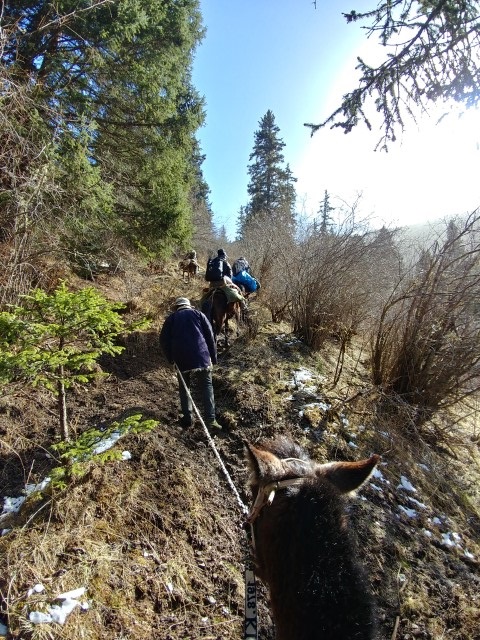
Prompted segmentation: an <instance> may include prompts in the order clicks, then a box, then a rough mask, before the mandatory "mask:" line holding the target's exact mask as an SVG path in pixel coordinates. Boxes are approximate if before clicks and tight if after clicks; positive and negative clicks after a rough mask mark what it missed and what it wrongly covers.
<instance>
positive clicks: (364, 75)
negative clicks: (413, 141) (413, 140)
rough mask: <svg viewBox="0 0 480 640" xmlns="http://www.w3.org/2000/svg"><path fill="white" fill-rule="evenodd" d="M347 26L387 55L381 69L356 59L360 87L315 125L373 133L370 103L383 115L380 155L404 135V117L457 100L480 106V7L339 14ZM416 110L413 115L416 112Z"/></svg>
mask: <svg viewBox="0 0 480 640" xmlns="http://www.w3.org/2000/svg"><path fill="white" fill-rule="evenodd" d="M343 15H344V17H345V19H346V20H347V22H349V23H352V22H363V23H366V25H365V26H364V27H363V28H364V29H365V31H366V33H367V37H370V36H372V35H375V36H378V38H379V41H380V44H381V45H382V46H383V47H385V48H386V55H385V59H384V61H383V62H382V63H381V64H378V65H375V66H371V65H369V64H368V63H367V62H365V61H364V60H363V59H361V58H358V65H357V69H359V70H360V73H361V77H360V80H359V86H358V88H356V89H354V90H353V91H351V92H349V93H347V94H346V95H344V97H343V100H342V103H341V105H340V106H339V107H338V109H336V110H335V111H334V112H333V113H332V114H331V115H330V116H329V117H328V118H327V119H326V120H325V121H323V122H322V123H320V124H311V123H309V124H306V125H305V126H307V127H310V128H311V131H312V135H313V133H315V132H316V131H318V129H319V128H321V127H324V126H326V125H330V126H331V127H332V128H333V127H341V128H342V129H343V130H344V132H345V133H349V132H350V131H352V129H353V128H354V127H356V126H357V125H358V124H359V123H360V122H363V123H365V124H366V125H367V127H368V128H369V129H370V128H371V127H372V123H371V121H370V117H369V116H368V115H367V113H366V105H367V101H368V99H369V98H371V99H373V102H374V104H375V110H376V111H377V112H378V113H379V114H380V116H381V124H380V127H381V129H382V132H383V133H382V138H381V140H380V142H379V145H382V146H383V147H384V148H386V147H387V144H388V143H389V142H394V141H395V139H396V136H397V132H398V129H403V126H404V119H405V116H410V117H413V118H414V119H415V112H418V113H421V112H422V111H424V110H427V109H428V107H429V105H430V104H432V103H435V102H445V101H447V100H454V101H456V102H458V103H460V104H461V105H464V106H465V107H466V108H468V107H473V106H476V105H478V103H479V100H480V90H479V87H480V56H479V51H480V2H478V0H466V1H463V2H452V0H418V1H417V0H393V1H392V0H382V1H381V2H380V3H379V4H378V6H377V7H376V8H375V9H372V10H371V11H365V12H357V11H350V12H349V13H344V14H343ZM416 108H418V109H416Z"/></svg>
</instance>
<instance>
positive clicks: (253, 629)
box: [173, 362, 258, 640]
mask: <svg viewBox="0 0 480 640" xmlns="http://www.w3.org/2000/svg"><path fill="white" fill-rule="evenodd" d="M173 365H174V367H175V370H176V372H177V375H178V377H179V379H180V381H181V383H182V385H183V388H184V389H185V391H186V393H187V396H188V398H189V400H190V402H191V403H192V407H193V410H194V411H195V414H196V416H197V418H198V419H199V420H200V424H201V425H202V427H203V430H204V432H205V435H206V436H207V440H208V443H209V445H210V446H211V448H212V449H213V452H214V454H215V457H216V458H217V460H218V463H219V464H220V468H221V469H222V471H223V473H224V475H225V477H226V479H227V482H228V484H229V486H230V489H231V490H232V491H233V494H234V496H235V498H236V499H237V502H238V504H239V505H240V509H241V510H242V512H243V515H244V516H246V515H247V514H248V507H247V506H246V505H245V503H244V502H243V500H242V499H241V497H240V494H239V493H238V491H237V488H236V486H235V485H234V483H233V480H232V478H231V477H230V474H229V473H228V471H227V468H226V467H225V465H224V464H223V460H222V458H221V457H220V454H219V453H218V450H217V447H216V446H215V443H214V441H213V438H212V436H211V435H210V433H209V431H208V429H207V426H206V424H205V422H204V421H203V418H202V416H201V415H200V412H199V410H198V408H197V405H196V404H195V402H194V401H193V398H192V394H191V393H190V389H189V388H188V387H187V384H186V382H185V380H184V378H183V376H182V372H181V371H180V369H179V368H178V365H177V363H176V362H174V363H173ZM245 564H246V566H245V620H244V628H243V631H244V636H243V639H244V640H258V623H257V585H256V582H255V574H254V572H253V569H252V566H251V563H245ZM247 565H248V566H247Z"/></svg>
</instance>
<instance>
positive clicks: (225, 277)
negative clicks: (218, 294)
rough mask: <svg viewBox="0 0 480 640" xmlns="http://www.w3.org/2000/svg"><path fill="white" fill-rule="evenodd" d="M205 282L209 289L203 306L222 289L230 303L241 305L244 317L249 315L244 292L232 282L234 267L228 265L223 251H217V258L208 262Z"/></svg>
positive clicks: (204, 297) (203, 299)
mask: <svg viewBox="0 0 480 640" xmlns="http://www.w3.org/2000/svg"><path fill="white" fill-rule="evenodd" d="M205 280H207V281H208V283H209V288H208V290H207V291H206V295H204V296H203V298H202V304H203V302H204V301H206V300H208V298H209V297H210V296H211V295H212V292H213V291H215V290H216V289H220V290H221V291H222V292H223V293H224V294H225V296H226V298H227V301H228V302H238V303H239V304H240V307H241V309H242V313H243V315H246V314H247V313H248V307H247V303H246V300H245V298H244V297H243V295H242V291H241V289H240V287H238V286H237V285H236V284H235V283H234V282H233V281H232V267H231V266H230V264H229V263H228V256H227V254H226V253H225V251H224V250H223V249H219V250H218V251H217V257H216V258H213V259H211V260H209V261H208V264H207V269H206V271H205Z"/></svg>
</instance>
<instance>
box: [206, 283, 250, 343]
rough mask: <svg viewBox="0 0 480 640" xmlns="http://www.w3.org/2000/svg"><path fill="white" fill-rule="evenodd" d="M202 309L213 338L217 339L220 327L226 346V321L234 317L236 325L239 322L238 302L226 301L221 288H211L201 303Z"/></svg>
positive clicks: (239, 310)
mask: <svg viewBox="0 0 480 640" xmlns="http://www.w3.org/2000/svg"><path fill="white" fill-rule="evenodd" d="M202 311H203V313H204V314H205V315H206V316H207V318H208V319H209V320H210V323H211V325H212V329H213V334H214V336H215V339H216V340H218V336H219V335H220V333H221V331H222V329H223V331H224V336H225V346H226V347H228V321H229V320H231V319H232V318H235V320H236V321H237V335H238V325H239V323H240V322H241V309H240V304H239V303H238V302H228V300H227V296H226V295H225V293H224V292H223V291H222V290H221V289H213V290H212V293H211V294H209V296H208V298H207V299H206V300H205V301H204V302H203V304H202Z"/></svg>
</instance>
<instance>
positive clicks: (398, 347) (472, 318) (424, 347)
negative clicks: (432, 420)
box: [372, 211, 480, 424]
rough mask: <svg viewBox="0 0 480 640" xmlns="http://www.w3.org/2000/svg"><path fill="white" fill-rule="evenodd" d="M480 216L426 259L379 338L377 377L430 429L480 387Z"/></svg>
mask: <svg viewBox="0 0 480 640" xmlns="http://www.w3.org/2000/svg"><path fill="white" fill-rule="evenodd" d="M479 220H480V215H479V213H478V211H475V212H473V213H472V214H471V215H470V216H468V218H467V220H466V221H465V222H464V223H463V225H462V226H461V228H458V227H457V226H456V225H455V223H453V222H451V223H450V224H449V225H448V227H447V230H446V234H445V236H444V237H445V239H444V240H443V241H442V242H439V241H437V242H435V243H434V245H433V246H431V247H430V248H429V249H428V250H424V251H422V253H421V254H420V255H419V257H418V260H417V264H416V265H415V267H414V268H413V271H412V270H411V271H409V272H408V273H407V274H406V275H405V276H404V277H403V278H401V279H400V280H399V282H398V284H397V286H396V287H395V288H394V290H393V292H392V293H391V295H390V296H389V298H388V300H387V301H386V302H385V304H384V305H383V309H382V312H381V314H380V319H379V321H378V323H377V325H376V328H375V330H374V332H373V335H372V375H373V380H374V382H375V383H376V384H377V385H379V386H381V387H382V388H383V390H384V391H385V392H387V393H390V394H393V395H394V396H395V397H397V398H401V399H402V400H403V401H404V402H406V403H408V404H409V405H413V406H415V407H417V412H416V422H417V424H422V423H423V422H424V421H425V420H426V419H428V418H429V417H431V416H432V414H433V413H434V412H435V411H436V410H437V409H439V408H444V407H447V406H451V405H453V404H455V403H456V402H458V401H460V400H462V399H464V398H466V397H467V396H469V395H471V394H474V393H476V392H477V391H478V389H479V387H480V351H479V349H478V344H479V339H480V320H479V312H480V309H479V306H478V300H479V295H480V229H479Z"/></svg>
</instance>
